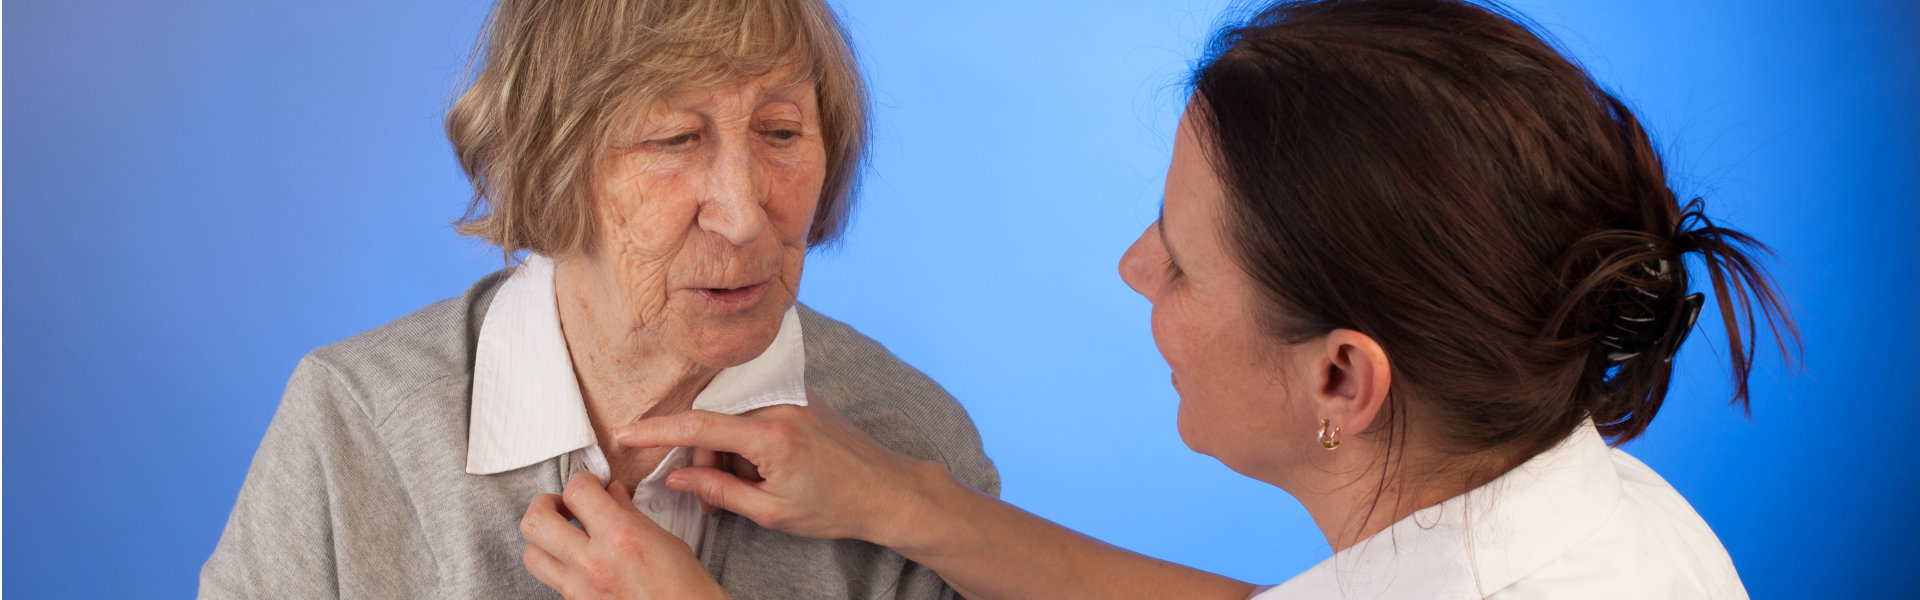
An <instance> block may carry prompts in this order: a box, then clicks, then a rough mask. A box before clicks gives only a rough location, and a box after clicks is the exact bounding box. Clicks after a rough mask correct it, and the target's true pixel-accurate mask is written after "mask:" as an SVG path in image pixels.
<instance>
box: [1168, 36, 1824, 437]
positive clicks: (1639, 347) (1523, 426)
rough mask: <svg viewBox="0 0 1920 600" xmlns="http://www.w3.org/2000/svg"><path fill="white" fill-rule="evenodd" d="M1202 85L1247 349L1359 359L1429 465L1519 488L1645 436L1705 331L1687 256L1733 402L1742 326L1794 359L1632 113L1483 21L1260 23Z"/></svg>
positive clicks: (1736, 248) (1728, 239)
mask: <svg viewBox="0 0 1920 600" xmlns="http://www.w3.org/2000/svg"><path fill="white" fill-rule="evenodd" d="M1192 85H1193V91H1194V102H1193V107H1192V112H1191V113H1190V114H1191V115H1192V116H1193V117H1194V121H1195V125H1196V126H1197V129H1198V131H1199V132H1200V135H1201V137H1202V139H1203V140H1205V141H1206V142H1207V143H1206V144H1203V145H1205V146H1207V147H1208V153H1209V159H1210V161H1211V162H1212V164H1213V166H1214V168H1215V171H1216V172H1217V173H1218V174H1219V176H1220V177H1221V179H1222V181H1223V182H1224V183H1225V184H1226V189H1227V190H1228V196H1229V199H1228V204H1229V206H1230V208H1229V209H1228V210H1227V211H1224V212H1225V215H1226V216H1225V217H1224V219H1225V222H1223V223H1221V224H1220V226H1221V227H1222V228H1223V230H1224V231H1225V232H1227V235H1228V238H1229V247H1230V248H1232V249H1233V251H1234V252H1235V253H1236V254H1237V256H1236V258H1237V259H1238V260H1239V262H1240V265H1241V267H1242V269H1243V270H1244V271H1246V272H1247V273H1248V275H1249V276H1250V277H1251V278H1252V280H1253V281H1254V288H1255V289H1256V290H1258V291H1257V292H1256V294H1258V296H1257V297H1256V298H1254V299H1253V300H1254V304H1255V306H1257V307H1260V308H1259V309H1258V310H1260V311H1261V316H1262V323H1261V325H1262V326H1263V327H1264V328H1265V329H1266V330H1267V332H1268V333H1269V334H1271V335H1273V336H1275V337H1277V338H1279V339H1282V340H1287V341H1299V340H1304V339H1311V338H1314V337H1317V336H1320V335H1324V334H1326V333H1328V332H1330V331H1332V330H1334V329H1352V330H1356V331H1359V332H1362V333H1365V334H1367V335H1368V336H1371V337H1372V338H1373V339H1374V340H1375V341H1377V342H1378V343H1379V344H1380V345H1381V347H1382V348H1383V349H1385V350H1386V352H1387V353H1388V355H1389V356H1390V358H1391V361H1392V365H1393V381H1394V384H1395V390H1394V391H1393V392H1392V396H1390V399H1389V408H1390V412H1389V413H1388V414H1390V415H1392V416H1390V417H1389V418H1388V419H1387V421H1386V425H1387V426H1388V427H1392V426H1393V424H1394V423H1400V424H1402V425H1401V426H1402V427H1404V426H1405V425H1404V424H1405V423H1406V422H1407V421H1409V420H1412V421H1417V425H1415V426H1416V427H1418V428H1419V430H1420V433H1421V434H1423V435H1424V436H1425V437H1426V439H1429V440H1431V441H1432V442H1433V443H1434V444H1437V445H1438V448H1437V449H1438V450H1440V451H1442V452H1446V453H1450V454H1472V453H1483V452H1492V453H1496V454H1497V455H1500V456H1505V457H1509V459H1510V460H1511V461H1512V462H1509V463H1508V464H1514V463H1517V462H1518V461H1520V460H1524V459H1525V458H1526V457H1531V456H1532V455H1534V454H1537V453H1539V452H1541V451H1544V450H1545V449H1547V448H1548V447H1550V446H1552V445H1553V444H1555V443H1557V442H1558V441H1559V440H1561V439H1564V438H1565V437H1566V436H1567V435H1568V434H1569V433H1571V432H1572V431H1573V430H1574V428H1575V427H1577V426H1578V425H1579V424H1580V423H1581V422H1582V421H1584V420H1586V419H1589V418H1591V419H1592V420H1594V421H1595V422H1596V423H1597V424H1598V425H1599V428H1600V430H1601V432H1602V433H1603V434H1604V435H1606V436H1607V438H1608V439H1609V440H1610V441H1612V442H1613V443H1615V444H1619V443H1623V442H1626V441H1628V440H1631V439H1633V438H1634V437H1636V436H1638V435H1640V434H1641V433H1642V432H1643V431H1645V429H1646V428H1647V424H1648V423H1649V422H1651V421H1652V420H1653V417H1654V415H1655V414H1656V413H1657V412H1658V411H1659V409H1660V405H1661V402H1662V401H1663V400H1664V399H1665V397H1666V392H1667V384H1668V381H1669V380H1670V378H1671V375H1672V362H1671V356H1672V353H1673V352H1674V351H1675V350H1676V349H1677V346H1678V344H1679V343H1680V341H1681V340H1682V339H1683V338H1684V336H1685V335H1686V332H1687V331H1688V330H1690V329H1691V328H1692V326H1693V321H1692V317H1693V316H1695V315H1697V311H1698V305H1699V302H1700V299H1699V297H1698V296H1694V297H1689V291H1690V290H1691V289H1692V288H1691V287H1690V286H1691V282H1690V281H1688V277H1687V269H1686V262H1685V260H1686V258H1688V257H1697V260H1698V261H1699V262H1701V263H1703V264H1704V266H1705V270H1706V273H1707V275H1708V277H1709V278H1710V279H1711V280H1712V282H1711V287H1712V288H1713V296H1714V298H1715V300H1716V302H1717V304H1718V308H1719V313H1720V315H1721V316H1722V317H1723V318H1724V326H1725V328H1726V333H1727V342H1728V344H1729V346H1730V348H1731V350H1732V352H1731V355H1732V357H1733V369H1732V374H1733V379H1734V381H1735V384H1736V387H1735V391H1734V396H1733V402H1735V403H1737V404H1739V405H1741V406H1742V408H1746V406H1747V402H1748V393H1747V384H1746V381H1747V378H1748V374H1749V372H1750V371H1751V370H1752V368H1753V348H1752V347H1751V344H1743V341H1742V340H1747V341H1748V342H1750V341H1751V340H1753V335H1754V333H1755V328H1756V319H1757V318H1763V319H1765V320H1766V321H1767V322H1768V324H1769V326H1770V328H1771V329H1772V330H1773V332H1774V337H1775V341H1776V342H1777V343H1779V345H1780V346H1781V350H1782V352H1786V351H1787V343H1788V342H1787V340H1785V339H1783V338H1782V337H1781V332H1782V331H1785V332H1787V333H1788V334H1790V337H1791V338H1792V340H1793V342H1794V343H1796V344H1797V343H1798V332H1797V330H1795V329H1794V326H1793V323H1792V319H1791V317H1789V316H1788V315H1787V313H1786V307H1785V306H1784V304H1783V303H1782V301H1781V299H1780V297H1779V295H1778V293H1777V292H1776V291H1775V288H1774V286H1773V285H1772V283H1771V282H1770V280H1769V278H1768V276H1767V274H1766V272H1765V270H1764V269H1763V268H1762V266H1761V265H1760V264H1759V263H1757V262H1756V261H1755V260H1754V259H1753V257H1754V256H1756V255H1759V254H1765V253H1767V252H1768V251H1767V249H1766V248H1765V247H1764V246H1762V245H1761V244H1760V243H1759V242H1757V241H1756V240H1754V239H1753V238H1751V237H1748V236H1746V235H1744V234H1742V233H1740V232H1737V231H1734V230H1731V229H1726V228H1723V227H1719V226H1717V225H1715V224H1714V223H1713V221H1712V220H1711V219H1709V218H1708V217H1707V216H1706V214H1705V212H1704V205H1703V203H1702V202H1701V201H1700V200H1698V199H1694V200H1692V201H1691V202H1689V203H1687V204H1686V205H1685V206H1684V207H1683V206H1681V204H1680V203H1679V201H1678V198H1677V197H1676V196H1675V195H1674V193H1673V192H1672V191H1671V190H1670V189H1669V188H1668V186H1667V178H1666V173H1665V170H1664V169H1663V167H1662V165H1661V159H1660V156H1659V154H1658V153H1657V152H1655V150H1654V147H1653V145H1652V142H1651V141H1650V140H1649V139H1648V136H1647V133H1646V132H1645V131H1644V130H1643V129H1642V127H1641V125H1640V122H1639V121H1638V120H1636V119H1635V118H1634V115H1633V113H1632V112H1631V111H1629V110H1628V109H1627V107H1626V105H1625V104H1624V103H1622V102H1621V101H1620V100H1619V99H1618V98H1616V97H1614V96H1613V95H1611V94H1609V93H1608V92H1607V91H1606V90H1604V89H1602V88H1601V87H1600V86H1599V85H1597V84H1595V83H1594V81H1593V80H1592V79H1591V78H1590V77H1588V76H1587V74H1586V73H1585V72H1584V71H1582V70H1581V69H1580V67H1579V66H1577V65H1575V64H1574V63H1573V62H1572V61H1570V60H1568V59H1567V58H1565V57H1564V56H1562V55H1561V54H1560V53H1559V52H1557V51H1556V50H1555V49H1554V48H1553V47H1552V46H1551V45H1549V44H1548V43H1547V42H1545V41H1543V40H1542V39H1541V38H1540V37H1539V36H1537V35H1535V34H1534V33H1532V32H1531V31H1529V29H1528V28H1527V27H1526V26H1523V25H1521V24H1520V23H1518V22H1516V19H1515V18H1512V17H1510V16H1507V15H1505V14H1503V13H1501V12H1498V11H1496V10H1494V9H1489V8H1487V7H1483V6H1479V5H1476V4H1472V3H1468V2H1463V1H1458V0H1320V1H1306V2H1282V3H1279V4H1274V5H1272V6H1270V7H1268V8H1266V9H1265V10H1262V11H1260V12H1259V13H1257V14H1255V15H1254V16H1252V17H1251V18H1250V19H1247V20H1246V21H1245V22H1244V23H1241V24H1238V25H1235V26H1231V27H1229V28H1226V29H1224V30H1222V31H1221V32H1220V33H1219V34H1217V35H1216V37H1215V38H1214V40H1213V44H1212V46H1211V48H1210V49H1209V52H1208V54H1207V57H1206V58H1205V59H1203V60H1202V61H1201V63H1200V64H1199V66H1198V67H1197V68H1196V70H1195V72H1194V75H1193V80H1192ZM1736 305H1737V306H1736ZM1742 321H1744V326H1745V330H1746V335H1744V336H1743V335H1742V331H1741V329H1742V327H1741V325H1742ZM1409 393H1410V394H1411V396H1412V397H1413V399H1414V400H1413V401H1411V402H1410V401H1408V397H1409ZM1409 413H1412V414H1415V415H1416V418H1414V419H1406V418H1404V417H1405V416H1406V415H1407V414H1409ZM1388 431H1389V435H1393V431H1392V430H1391V429H1389V430H1388Z"/></svg>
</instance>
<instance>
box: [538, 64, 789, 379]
mask: <svg viewBox="0 0 1920 600" xmlns="http://www.w3.org/2000/svg"><path fill="white" fill-rule="evenodd" d="M789 79H790V77H786V76H785V74H784V73H780V72H776V73H772V74H769V75H767V76H763V77H759V78H755V79H740V80H735V81H732V82H728V83H725V84H722V85H719V86H714V87H703V88H698V89H684V90H677V91H675V92H673V93H670V94H668V95H666V96H665V97H663V98H661V99H660V100H659V101H657V102H655V103H654V104H653V106H651V107H649V108H648V109H647V110H645V111H644V112H643V113H642V114H640V115H637V116H636V118H635V122H632V123H627V124H623V125H624V127H622V128H621V129H620V130H619V131H620V133H618V134H616V135H615V136H614V137H613V139H612V141H611V147H609V148H608V149H607V154H606V156H605V158H604V159H602V161H601V163H600V172H599V189H598V197H597V198H595V212H596V213H597V214H596V218H597V219H598V222H597V223H596V225H597V234H596V239H595V240H594V245H593V247H592V249H591V250H589V251H588V252H587V253H586V255H585V256H583V257H581V258H582V259H583V260H584V261H586V262H588V263H589V266H590V267H592V269H591V270H592V271H595V272H596V273H597V274H598V275H599V278H600V280H601V282H602V283H603V284H604V285H607V286H609V287H610V288H611V289H610V290H609V291H612V292H614V293H612V294H609V296H610V297H612V298H616V299H617V300H616V301H617V302H620V303H621V304H624V306H621V307H618V310H623V311H626V313H627V314H629V315H632V316H633V317H634V318H636V319H637V323H636V324H635V327H634V330H633V331H631V332H630V335H631V336H632V337H634V338H636V339H634V340H633V341H634V342H635V343H637V344H639V345H640V346H641V347H642V348H649V349H654V350H656V351H665V352H672V353H676V354H678V355H680V356H683V357H686V358H689V359H692V360H693V361H694V362H697V363H700V364H704V365H708V366H713V367H726V366H732V365H737V364H740V363H743V362H746V361H748V360H751V359H752V358H753V357H755V356H758V355H759V354H760V353H761V352H762V351H764V350H765V348H766V347H767V345H768V344H770V343H772V341H773V337H774V335H775V334H776V333H778V331H779V327H780V321H781V318H782V315H783V314H784V313H785V311H786V310H787V308H788V307H790V306H792V304H793V302H794V299H795V297H796V294H798V292H799V289H800V269H801V263H802V261H804V260H805V258H806V248H807V246H806V245H807V233H808V229H809V227H810V225H811V223H812V222H813V212H814V208H815V205H816V204H817V203H818V201H819V199H820V190H821V186H822V185H823V183H824V182H825V179H826V146H825V143H824V141H823V139H822V131H821V123H820V111H819V107H818V103H817V102H816V100H815V92H814V85H813V84H812V83H802V84H798V85H783V83H784V82H785V81H787V80H789ZM563 301H564V299H563Z"/></svg>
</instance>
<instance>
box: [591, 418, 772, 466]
mask: <svg viewBox="0 0 1920 600" xmlns="http://www.w3.org/2000/svg"><path fill="white" fill-rule="evenodd" d="M764 426H765V424H764V423H761V422H760V421H758V420H755V419H752V418H748V417H738V416H734V415H723V414H720V413H715V412H709V411H704V410H690V411H687V412H683V413H680V414H676V415H668V416H664V417H653V418H650V419H641V420H640V422H638V423H634V424H632V425H628V426H626V427H621V428H620V430H619V431H616V432H614V437H613V439H614V441H615V442H617V443H619V444H620V445H622V446H630V447H635V448H663V447H673V446H689V447H693V448H702V449H706V450H712V451H715V452H732V453H734V454H740V455H743V456H759V455H760V454H761V453H762V452H761V451H762V449H763V448H764V447H765V435H764V432H763V428H764Z"/></svg>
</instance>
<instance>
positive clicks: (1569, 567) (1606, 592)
mask: <svg viewBox="0 0 1920 600" xmlns="http://www.w3.org/2000/svg"><path fill="white" fill-rule="evenodd" d="M1746 597H1747V593H1746V589H1745V588H1744V587H1743V586H1742V585H1741V583H1740V576H1739V574H1738V573H1737V572H1735V571H1734V568H1733V561H1732V559H1731V558H1729V557H1728V556H1727V551H1726V549H1725V548H1724V547H1722V546H1721V545H1720V540H1719V538H1718V537H1716V536H1714V534H1713V530H1712V529H1709V528H1708V527H1707V524H1706V522H1705V521H1703V520H1701V518H1700V515H1699V514H1698V513H1696V512H1694V510H1693V507H1692V506H1691V505H1689V504H1687V501H1686V499H1684V498H1682V497H1681V496H1680V493H1679V492H1678V491H1675V490H1674V489H1673V486H1671V485H1668V484H1667V482H1666V480H1664V479H1661V478H1660V476H1659V475H1657V474H1655V473H1654V472H1653V470H1652V469H1649V468H1647V466H1646V465H1645V464H1643V463H1641V462H1640V461H1639V460H1638V459H1635V458H1634V457H1633V456H1631V455H1629V454H1627V453H1626V452H1624V451H1621V450H1619V449H1615V448H1610V447H1608V446H1607V445H1606V442H1605V441H1604V440H1602V439H1601V438H1600V433H1599V431H1598V430H1597V429H1596V428H1595V427H1594V426H1593V425H1592V424H1591V423H1588V424H1585V425H1583V426H1581V428H1580V429H1579V430H1577V431H1575V432H1574V434H1573V435H1571V436H1569V437H1568V438H1567V439H1566V440H1564V441H1562V442H1561V443H1560V444H1558V445H1556V446H1554V447H1553V448H1552V449H1550V450H1548V451H1546V452H1543V453H1541V454H1540V455H1539V456H1535V457H1534V458H1533V459H1531V460H1528V461H1527V462H1526V463H1524V464H1522V465H1520V466H1519V467H1516V468H1514V469H1513V470H1512V471H1509V472H1508V473H1506V474H1505V475H1502V476H1500V477H1499V478H1497V479H1495V480H1493V481H1492V482H1489V483H1488V484H1486V485H1484V486H1481V487H1479V488H1476V489H1474V490H1472V491H1469V492H1467V493H1465V494H1462V495H1460V496H1456V497H1454V498H1451V499H1449V500H1447V501H1446V502H1442V503H1440V504H1439V505H1436V506H1433V507H1429V508H1427V509H1425V510H1421V511H1420V512H1417V513H1414V514H1413V515H1412V516H1409V517H1407V518H1406V519H1402V520H1401V521H1400V522H1398V523H1395V524H1394V525H1393V526H1392V527H1389V528H1387V529H1386V530H1384V531H1381V532H1380V533H1378V534H1375V535H1374V536H1373V537H1370V538H1368V539H1366V540H1364V541H1362V542H1360V543H1359V544H1356V545H1354V546H1353V547H1352V548H1348V549H1346V550H1343V551H1340V552H1339V553H1336V554H1334V556H1333V557H1332V558H1329V559H1327V560H1326V561H1325V562H1322V563H1320V564H1319V565H1316V566H1314V567H1313V568H1312V569H1309V570H1307V571H1306V572H1304V573H1301V574H1300V575H1299V576H1296V577H1294V578H1293V579H1291V580H1289V581H1287V582H1286V583H1284V584H1281V585H1278V586H1273V587H1270V588H1262V589H1259V590H1256V591H1255V593H1254V595H1253V598H1255V599H1257V600H1279V599H1291V598H1303V599H1304V598H1350V599H1374V598H1383V599H1384V598H1423V599H1425V598H1494V599H1501V600H1517V599H1528V598H1556V599H1557V598H1595V599H1600V598H1606V599H1609V600H1613V599H1618V598H1644V599H1656V600H1657V599H1663V598H1713V599H1723V598H1725V599H1744V598H1746Z"/></svg>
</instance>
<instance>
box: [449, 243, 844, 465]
mask: <svg viewBox="0 0 1920 600" xmlns="http://www.w3.org/2000/svg"><path fill="white" fill-rule="evenodd" d="M553 267H554V265H553V261H552V260H551V259H548V258H547V257H544V256H540V255H537V254H536V255H529V256H528V257H527V260H526V261H525V262H523V263H521V265H520V266H519V267H518V268H515V269H514V272H513V275H512V276H510V277H508V278H507V281H506V282H505V283H503V284H501V286H500V290H499V291H498V292H496V293H495V294H494V298H493V302H492V304H490V305H488V307H487V316H486V318H485V320H484V321H482V322H481V325H480V342H479V346H478V347H477V348H476V349H475V356H474V364H473V408H472V414H471V417H472V418H471V423H470V425H469V429H468V432H467V472H468V473H471V474H474V475H491V474H494V473H502V472H506V471H511V470H514V469H518V468H521V467H525V466H528V465H532V464H536V463H540V462H543V461H546V460H547V459H550V458H553V457H555V456H559V455H561V454H565V453H567V452H571V451H574V450H579V449H581V448H586V447H589V446H593V445H594V444H596V443H598V440H596V439H595V438H594V435H593V427H592V426H591V425H590V424H589V422H588V420H587V407H586V402H585V401H584V400H583V399H582V397H581V396H580V384H579V381H578V380H576V379H574V373H573V358H572V356H571V355H569V354H568V353H567V341H566V338H565V337H564V336H563V335H562V334H561V332H560V311H559V308H558V305H557V304H556V300H555V298H554V285H553V272H554V271H553ZM806 371H807V358H806V345H805V343H804V339H803V337H802V334H801V331H800V313H799V311H798V310H797V309H795V308H792V307H789V308H788V309H787V312H786V316H785V317H784V318H783V319H782V320H781V322H780V332H779V333H778V334H776V335H775V336H774V339H773V343H772V344H771V345H769V346H768V347H767V349H766V351H765V352H762V353H761V354H760V356H758V357H756V358H754V359H753V360H750V361H747V362H746V363H744V364H741V365H739V366H734V367H729V368H726V369H722V370H721V371H720V373H719V374H717V375H714V377H713V381H711V382H709V383H708V384H707V387H706V389H704V390H701V391H700V394H699V395H698V396H696V397H695V398H694V400H693V408H695V409H699V410H707V411H713V412H721V413H727V414H739V413H743V412H746V411H749V410H753V409H756V408H762V407H767V406H773V405H776V404H796V405H801V406H804V405H806V403H807V388H806Z"/></svg>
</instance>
